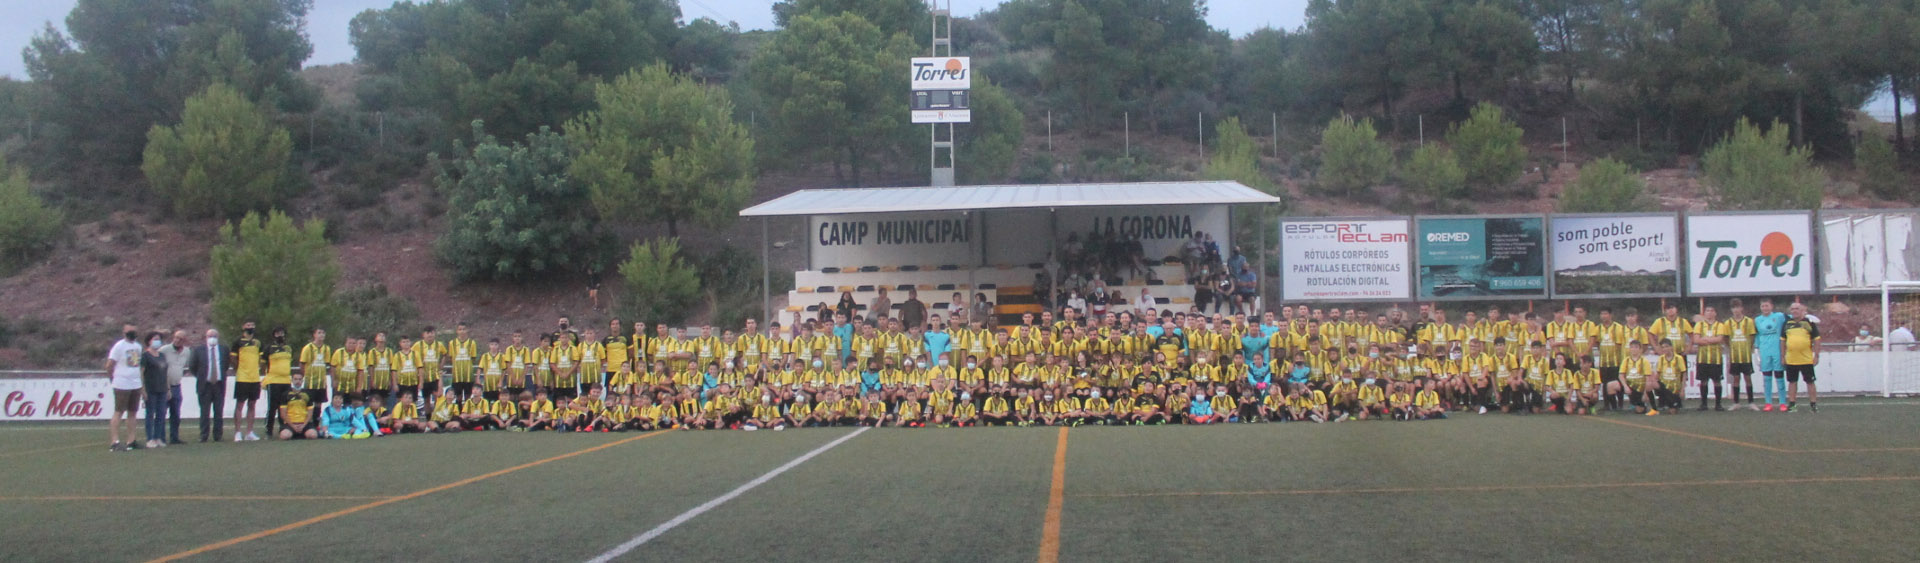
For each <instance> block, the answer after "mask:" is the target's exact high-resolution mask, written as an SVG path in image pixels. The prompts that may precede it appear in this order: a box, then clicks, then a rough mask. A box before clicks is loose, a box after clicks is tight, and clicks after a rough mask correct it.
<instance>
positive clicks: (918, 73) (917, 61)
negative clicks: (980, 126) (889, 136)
mask: <svg viewBox="0 0 1920 563" xmlns="http://www.w3.org/2000/svg"><path fill="white" fill-rule="evenodd" d="M912 69H913V70H912V77H911V78H910V79H909V80H910V82H911V84H912V90H913V94H912V97H911V98H910V101H909V102H908V103H909V106H910V107H911V108H912V112H913V114H912V117H913V122H914V123H967V122H969V121H972V119H973V110H972V103H971V101H970V99H971V97H972V96H970V95H969V90H971V89H972V87H973V60H972V59H969V58H967V57H915V58H914V59H913V62H912Z"/></svg>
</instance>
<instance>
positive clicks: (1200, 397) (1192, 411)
mask: <svg viewBox="0 0 1920 563" xmlns="http://www.w3.org/2000/svg"><path fill="white" fill-rule="evenodd" d="M1213 422H1214V416H1213V403H1210V402H1207V392H1206V391H1194V392H1193V400H1192V401H1190V402H1189V403H1187V424H1212V423H1213Z"/></svg>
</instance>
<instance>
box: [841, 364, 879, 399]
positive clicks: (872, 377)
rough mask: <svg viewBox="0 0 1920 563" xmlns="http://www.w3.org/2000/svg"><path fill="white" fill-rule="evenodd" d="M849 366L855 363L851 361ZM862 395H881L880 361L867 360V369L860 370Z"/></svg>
mask: <svg viewBox="0 0 1920 563" xmlns="http://www.w3.org/2000/svg"><path fill="white" fill-rule="evenodd" d="M847 364H848V365H849V366H851V365H852V364H853V361H852V360H849V361H848V362H847ZM860 394H861V395H878V394H880V360H878V359H872V360H867V368H866V369H863V370H860Z"/></svg>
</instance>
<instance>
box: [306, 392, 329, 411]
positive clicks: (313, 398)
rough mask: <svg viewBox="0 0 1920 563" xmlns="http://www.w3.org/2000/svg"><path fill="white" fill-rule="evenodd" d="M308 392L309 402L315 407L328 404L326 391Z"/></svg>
mask: <svg viewBox="0 0 1920 563" xmlns="http://www.w3.org/2000/svg"><path fill="white" fill-rule="evenodd" d="M306 392H307V402H309V403H312V404H313V406H316V407H318V406H320V405H324V404H327V390H326V389H307V390H306Z"/></svg>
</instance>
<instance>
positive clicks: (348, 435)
mask: <svg viewBox="0 0 1920 563" xmlns="http://www.w3.org/2000/svg"><path fill="white" fill-rule="evenodd" d="M364 414H365V413H364V412H361V411H359V410H355V409H354V407H353V406H351V405H349V404H348V403H347V395H346V394H345V393H334V394H333V403H332V404H329V405H327V408H326V409H325V410H323V411H321V413H320V424H321V425H322V426H324V427H326V429H327V437H329V438H333V439H335V440H348V439H358V438H365V437H367V436H368V435H369V433H368V429H367V427H366V425H365V421H364V418H365V417H364Z"/></svg>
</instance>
